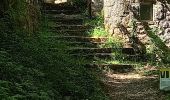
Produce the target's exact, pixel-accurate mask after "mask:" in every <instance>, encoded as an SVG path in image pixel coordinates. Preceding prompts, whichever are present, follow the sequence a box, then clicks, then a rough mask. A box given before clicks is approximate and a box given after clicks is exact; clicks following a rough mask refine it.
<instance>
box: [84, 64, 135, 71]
mask: <svg viewBox="0 0 170 100" xmlns="http://www.w3.org/2000/svg"><path fill="white" fill-rule="evenodd" d="M85 67H87V68H100V69H105V70H112V71H114V72H118V73H127V72H131V71H134V70H135V69H134V67H135V65H132V64H86V65H85Z"/></svg>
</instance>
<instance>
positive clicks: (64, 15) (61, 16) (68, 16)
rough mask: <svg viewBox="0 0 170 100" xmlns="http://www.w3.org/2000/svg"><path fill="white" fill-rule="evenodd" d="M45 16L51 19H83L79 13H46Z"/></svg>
mask: <svg viewBox="0 0 170 100" xmlns="http://www.w3.org/2000/svg"><path fill="white" fill-rule="evenodd" d="M46 17H47V18H49V19H50V18H51V19H83V18H84V16H82V15H80V14H73V15H66V14H46Z"/></svg>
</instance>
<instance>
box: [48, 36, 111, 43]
mask: <svg viewBox="0 0 170 100" xmlns="http://www.w3.org/2000/svg"><path fill="white" fill-rule="evenodd" d="M45 38H55V39H60V40H68V41H72V42H73V41H79V42H106V40H107V39H108V37H85V36H48V37H45Z"/></svg>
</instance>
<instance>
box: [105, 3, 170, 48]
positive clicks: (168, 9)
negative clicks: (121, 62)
mask: <svg viewBox="0 0 170 100" xmlns="http://www.w3.org/2000/svg"><path fill="white" fill-rule="evenodd" d="M128 1H130V0H104V7H103V9H104V22H105V28H106V30H107V31H108V32H109V33H110V34H117V35H119V34H122V36H123V34H126V35H127V34H132V33H133V31H134V30H133V28H134V26H133V25H132V24H133V22H134V21H135V22H136V29H135V30H136V31H137V37H138V38H139V40H140V41H141V42H142V43H143V44H147V43H148V41H149V37H148V36H147V32H146V30H145V28H144V26H145V25H144V24H143V22H147V23H148V25H149V26H150V27H151V28H153V27H155V28H159V29H160V31H159V32H158V34H157V35H158V36H159V37H160V38H161V39H162V40H163V41H164V42H165V44H166V45H167V46H169V47H170V3H168V2H162V0H142V1H141V0H131V2H128ZM165 1H166V0H165ZM167 1H168V0H167ZM141 3H151V4H153V9H152V10H153V16H152V17H153V19H152V20H149V21H141V20H140V14H139V13H140V12H139V11H140V9H139V8H140V4H141ZM120 25H121V27H123V30H124V33H122V30H121V29H120ZM124 36H125V35H124ZM125 37H126V36H125Z"/></svg>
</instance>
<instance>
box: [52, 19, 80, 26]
mask: <svg viewBox="0 0 170 100" xmlns="http://www.w3.org/2000/svg"><path fill="white" fill-rule="evenodd" d="M49 20H50V21H53V22H55V23H56V24H57V25H63V24H64V25H75V24H76V25H82V24H83V19H49Z"/></svg>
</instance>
